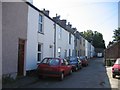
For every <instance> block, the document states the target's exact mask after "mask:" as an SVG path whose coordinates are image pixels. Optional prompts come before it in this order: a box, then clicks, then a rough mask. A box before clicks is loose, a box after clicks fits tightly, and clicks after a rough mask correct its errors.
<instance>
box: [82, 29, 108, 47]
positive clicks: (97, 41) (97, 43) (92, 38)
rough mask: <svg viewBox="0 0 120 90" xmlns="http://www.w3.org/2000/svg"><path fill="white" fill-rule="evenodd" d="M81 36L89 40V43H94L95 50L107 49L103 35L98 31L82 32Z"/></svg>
mask: <svg viewBox="0 0 120 90" xmlns="http://www.w3.org/2000/svg"><path fill="white" fill-rule="evenodd" d="M81 35H82V36H83V37H84V38H85V39H86V40H88V42H90V43H92V45H93V46H94V47H95V48H104V49H105V48H106V47H105V41H104V40H103V35H102V34H101V33H99V32H97V31H94V32H93V31H92V30H87V31H84V32H81Z"/></svg>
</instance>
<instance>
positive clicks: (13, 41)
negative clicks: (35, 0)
mask: <svg viewBox="0 0 120 90" xmlns="http://www.w3.org/2000/svg"><path fill="white" fill-rule="evenodd" d="M27 16H28V6H27V4H26V3H24V2H14V3H11V2H3V3H2V74H3V76H9V75H11V77H15V76H16V75H17V72H18V71H17V69H18V45H19V43H18V42H19V39H24V40H25V41H26V40H27V23H28V22H27V18H28V17H27ZM25 45H26V44H25ZM24 61H25V60H24ZM25 64H26V62H24V65H25ZM23 69H24V70H23V71H24V72H25V67H24V68H23Z"/></svg>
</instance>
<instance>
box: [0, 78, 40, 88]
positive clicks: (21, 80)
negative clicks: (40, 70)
mask: <svg viewBox="0 0 120 90" xmlns="http://www.w3.org/2000/svg"><path fill="white" fill-rule="evenodd" d="M37 81H38V78H37V77H36V76H25V77H22V78H19V79H17V80H15V81H14V82H12V83H7V84H4V85H2V88H20V87H24V86H26V85H29V84H32V83H35V82H37Z"/></svg>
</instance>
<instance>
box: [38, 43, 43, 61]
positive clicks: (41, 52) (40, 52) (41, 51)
mask: <svg viewBox="0 0 120 90" xmlns="http://www.w3.org/2000/svg"><path fill="white" fill-rule="evenodd" d="M39 45H40V47H41V50H40V51H39ZM38 54H41V58H40V59H38ZM42 59H43V44H42V43H38V52H37V61H38V62H40V61H41V60H42Z"/></svg>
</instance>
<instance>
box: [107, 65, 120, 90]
mask: <svg viewBox="0 0 120 90" xmlns="http://www.w3.org/2000/svg"><path fill="white" fill-rule="evenodd" d="M106 71H107V75H108V78H109V82H110V85H111V88H112V89H113V88H117V89H118V90H120V87H119V86H120V77H119V76H116V78H112V67H106Z"/></svg>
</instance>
